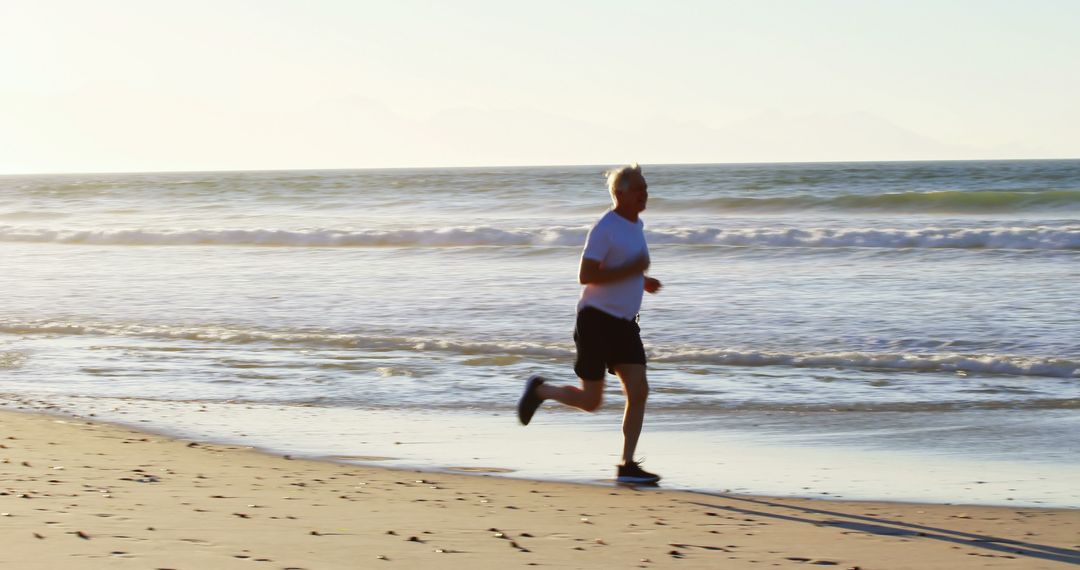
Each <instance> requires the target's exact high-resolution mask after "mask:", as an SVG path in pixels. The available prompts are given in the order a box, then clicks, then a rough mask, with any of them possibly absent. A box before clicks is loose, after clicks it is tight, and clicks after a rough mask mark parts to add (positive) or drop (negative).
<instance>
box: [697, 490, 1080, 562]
mask: <svg viewBox="0 0 1080 570" xmlns="http://www.w3.org/2000/svg"><path fill="white" fill-rule="evenodd" d="M701 494H705V495H712V496H715V497H720V498H723V499H726V500H728V501H732V502H736V503H739V502H741V503H745V504H747V505H748V507H747V508H740V507H736V506H729V505H713V504H709V503H701V502H696V501H690V502H691V504H694V505H699V506H702V507H707V508H710V509H716V510H719V511H727V512H732V513H739V514H743V515H753V516H759V517H769V518H773V519H780V520H785V521H792V522H800V523H806V524H812V525H815V526H831V527H837V528H842V529H846V530H849V531H853V532H864V533H867V534H876V535H884V536H910V537H917V538H922V539H929V540H940V541H943V542H951V543H954V544H960V545H964V546H968V547H971V548H982V549H985V550H992V551H995V552H1000V553H1003V554H1008V555H1011V556H1026V557H1028V558H1037V559H1040V560H1052V561H1055V562H1065V563H1068V564H1077V565H1080V550H1073V549H1069V548H1060V547H1056V546H1047V545H1043V544H1035V543H1032V542H1024V541H1019V540H1012V539H1007V538H997V537H993V536H987V535H981V534H972V533H969V532H962V531H956V530H949V529H944V528H937V527H932V526H925V525H920V524H913V523H907V522H901V521H894V520H882V519H881V518H877V517H868V516H862V515H854V514H849V513H838V512H836V511H829V510H825V509H815V508H809V507H803V506H796V505H785V504H781V503H775V502H771V501H766V500H762V499H753V498H748V497H737V496H732V495H723V494H712V493H701ZM751 505H760V506H761V507H767V508H771V509H778V510H784V511H788V512H790V513H791V514H783V513H780V512H767V511H763V510H754V509H753V508H750V506H751ZM799 514H805V515H818V516H825V517H830V518H828V519H825V520H819V519H812V518H804V517H800V516H798V515H799Z"/></svg>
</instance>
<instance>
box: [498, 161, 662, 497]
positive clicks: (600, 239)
mask: <svg viewBox="0 0 1080 570" xmlns="http://www.w3.org/2000/svg"><path fill="white" fill-rule="evenodd" d="M606 174H607V183H608V191H609V192H610V193H611V200H612V203H613V204H614V206H613V207H612V209H611V210H608V212H607V213H606V214H604V216H603V217H601V218H600V220H599V221H597V222H596V224H595V225H594V226H593V227H592V229H591V230H589V236H588V238H586V241H585V250H584V251H583V252H582V254H581V265H580V268H579V269H578V281H579V282H580V283H581V284H582V285H584V287H583V288H582V291H581V299H580V300H579V301H578V307H577V308H578V314H577V323H576V326H575V327H574V343H575V344H576V345H577V359H576V361H575V362H574V372H575V373H577V375H578V377H579V378H580V379H581V387H580V388H578V387H576V386H552V385H549V384H546V383H545V382H544V378H542V377H540V376H533V377H532V378H529V380H528V381H527V382H526V384H525V393H524V394H523V395H522V396H521V400H520V401H519V402H518V419H519V420H520V421H521V423H522V424H524V425H528V424H529V421H530V420H531V419H532V416H533V414H534V413H535V412H536V409H537V408H539V407H540V404H542V403H543V402H544V400H556V401H558V402H562V403H563V404H566V405H568V406H572V407H575V408H578V409H581V410H584V411H586V412H593V411H596V410H597V409H599V408H600V404H601V401H602V398H603V394H604V376H605V372H611V373H613V374H615V375H617V376H618V377H619V381H620V382H622V387H623V392H624V393H625V394H626V409H625V411H624V412H623V421H622V431H623V451H622V463H620V464H619V465H618V469H617V480H618V481H619V482H621V483H656V482H657V481H659V480H660V476H659V475H656V474H654V473H649V472H648V471H645V470H644V469H642V468H641V466H640V465H639V464H638V462H637V461H634V450H635V449H636V448H637V442H638V437H639V436H640V435H641V425H642V422H643V421H644V419H645V400H646V399H648V396H649V383H648V381H647V380H646V379H645V348H644V347H643V346H642V344H641V334H640V333H641V329H640V328H638V324H637V316H638V311H639V310H640V309H641V299H642V297H643V292H649V293H656V292H657V291H659V290H660V281H658V280H656V279H654V278H652V277H647V276H646V275H645V272H646V271H648V269H649V248H648V245H647V244H646V243H645V233H644V227H645V225H644V223H642V221H641V220H640V219H639V218H638V214H639V213H641V212H642V211H643V210H645V203H646V202H647V201H648V198H649V193H648V188H649V186H648V184H647V183H646V182H645V177H644V176H643V175H642V174H641V167H640V166H638V165H637V164H632V165H630V166H624V167H622V168H619V169H616V170H611V171H609V172H607V173H606Z"/></svg>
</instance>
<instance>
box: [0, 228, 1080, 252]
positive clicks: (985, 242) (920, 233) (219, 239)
mask: <svg viewBox="0 0 1080 570" xmlns="http://www.w3.org/2000/svg"><path fill="white" fill-rule="evenodd" d="M587 232H588V229H587V228H585V227H553V228H546V229H500V228H493V227H452V228H438V229H416V230H357V231H348V230H333V229H312V230H279V229H221V230H210V229H202V230H143V229H140V230H54V229H33V228H31V229H27V228H21V227H15V226H0V242H24V243H57V244H76V245H78V244H82V245H109V246H256V247H317V248H335V247H341V248H348V247H430V248H435V247H485V246H487V247H511V246H546V247H569V246H573V247H580V246H581V245H582V244H583V243H584V242H585V236H586V234H587ZM646 234H647V237H648V239H649V242H650V243H651V244H656V245H713V246H740V247H813V248H834V247H867V248H945V249H1025V250H1078V249H1080V226H1058V227H1051V226H1037V227H995V228H933V227H931V228H920V229H870V228H855V229H831V228H809V229H795V228H752V229H747V228H735V229H724V228H669V229H654V230H649V231H647V232H646Z"/></svg>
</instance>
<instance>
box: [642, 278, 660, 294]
mask: <svg viewBox="0 0 1080 570" xmlns="http://www.w3.org/2000/svg"><path fill="white" fill-rule="evenodd" d="M661 287H663V285H662V284H661V283H660V280H659V279H656V278H655V277H646V278H645V292H646V293H656V292H657V291H659V290H660V288H661Z"/></svg>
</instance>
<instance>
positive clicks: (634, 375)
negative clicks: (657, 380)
mask: <svg viewBox="0 0 1080 570" xmlns="http://www.w3.org/2000/svg"><path fill="white" fill-rule="evenodd" d="M615 374H617V375H618V376H619V380H620V381H621V382H622V387H623V393H625V394H626V409H625V410H624V411H623V422H622V431H623V453H622V460H623V465H629V464H630V463H632V462H633V461H634V451H635V450H636V449H637V443H638V438H639V437H640V436H641V426H642V424H643V423H644V422H645V401H646V400H648V398H649V382H648V380H646V378H645V365H644V364H617V365H615Z"/></svg>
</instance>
